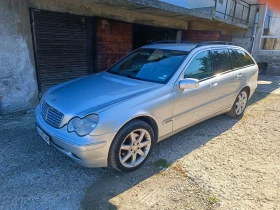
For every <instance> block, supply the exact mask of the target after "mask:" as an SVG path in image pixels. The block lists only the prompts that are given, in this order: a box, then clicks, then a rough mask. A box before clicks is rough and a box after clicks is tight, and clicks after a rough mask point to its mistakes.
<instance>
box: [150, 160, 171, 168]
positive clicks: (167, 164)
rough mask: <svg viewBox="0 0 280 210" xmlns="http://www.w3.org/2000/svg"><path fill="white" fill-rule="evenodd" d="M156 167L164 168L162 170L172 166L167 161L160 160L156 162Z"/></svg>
mask: <svg viewBox="0 0 280 210" xmlns="http://www.w3.org/2000/svg"><path fill="white" fill-rule="evenodd" d="M154 164H155V166H157V167H162V168H168V167H169V166H170V164H169V163H168V162H167V160H165V159H159V160H157V161H156V162H154Z"/></svg>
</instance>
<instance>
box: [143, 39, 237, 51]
mask: <svg viewBox="0 0 280 210" xmlns="http://www.w3.org/2000/svg"><path fill="white" fill-rule="evenodd" d="M202 47H203V48H207V47H219V48H231V47H239V46H237V45H235V44H234V43H232V42H224V41H208V42H201V43H193V42H184V41H183V42H181V43H180V42H179V43H176V41H174V42H173V41H171V42H168V41H159V42H155V43H152V44H150V45H146V46H143V47H142V48H146V49H164V50H178V51H185V52H190V51H191V50H193V49H194V48H198V49H201V48H202ZM239 48H240V47H239Z"/></svg>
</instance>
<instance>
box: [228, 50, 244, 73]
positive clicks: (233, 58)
mask: <svg viewBox="0 0 280 210" xmlns="http://www.w3.org/2000/svg"><path fill="white" fill-rule="evenodd" d="M229 52H230V56H231V61H232V67H233V68H234V69H236V68H240V67H242V66H243V65H242V63H241V60H240V59H239V58H238V57H237V54H236V53H234V52H233V50H230V51H229Z"/></svg>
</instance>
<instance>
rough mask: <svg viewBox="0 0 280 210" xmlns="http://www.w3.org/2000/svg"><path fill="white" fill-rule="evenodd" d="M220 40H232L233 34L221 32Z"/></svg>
mask: <svg viewBox="0 0 280 210" xmlns="http://www.w3.org/2000/svg"><path fill="white" fill-rule="evenodd" d="M219 40H220V41H227V42H231V41H232V36H231V35H226V34H220V39H219Z"/></svg>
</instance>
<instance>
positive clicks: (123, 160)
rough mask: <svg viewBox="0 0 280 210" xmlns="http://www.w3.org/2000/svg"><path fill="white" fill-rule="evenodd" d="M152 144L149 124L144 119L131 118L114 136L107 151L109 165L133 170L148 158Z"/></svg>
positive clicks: (152, 137) (152, 139) (153, 142)
mask: <svg viewBox="0 0 280 210" xmlns="http://www.w3.org/2000/svg"><path fill="white" fill-rule="evenodd" d="M154 144H155V137H154V132H153V129H152V128H151V126H150V125H149V124H147V123H146V122H144V121H141V120H133V121H131V122H129V123H128V124H126V125H125V126H124V127H123V128H121V130H119V132H118V133H117V135H116V136H115V138H114V140H113V142H112V145H111V148H110V151H109V157H108V159H109V165H110V166H112V167H113V168H114V169H116V170H118V171H122V172H130V171H134V170H136V169H138V168H139V167H141V166H142V165H143V164H144V163H145V162H146V160H147V159H148V158H149V156H150V154H151V152H152V149H153V147H154Z"/></svg>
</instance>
